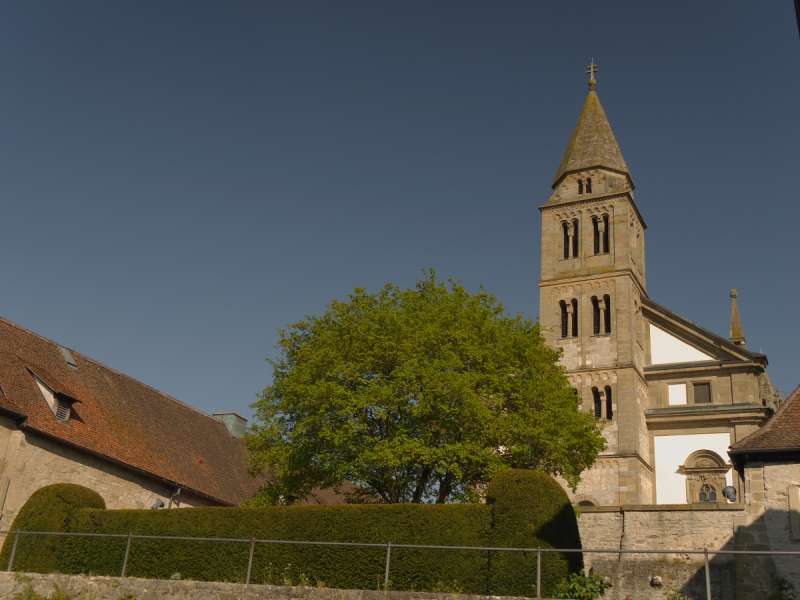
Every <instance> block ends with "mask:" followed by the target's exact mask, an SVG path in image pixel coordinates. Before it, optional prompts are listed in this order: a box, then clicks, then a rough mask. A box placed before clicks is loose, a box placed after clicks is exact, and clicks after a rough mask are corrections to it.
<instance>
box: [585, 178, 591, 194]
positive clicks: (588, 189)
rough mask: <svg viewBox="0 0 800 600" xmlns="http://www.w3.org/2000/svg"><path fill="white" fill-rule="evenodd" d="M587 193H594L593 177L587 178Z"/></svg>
mask: <svg viewBox="0 0 800 600" xmlns="http://www.w3.org/2000/svg"><path fill="white" fill-rule="evenodd" d="M586 193H587V194H591V193H592V178H591V177H587V178H586Z"/></svg>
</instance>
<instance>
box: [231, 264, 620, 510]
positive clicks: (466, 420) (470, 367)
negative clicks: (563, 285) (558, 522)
mask: <svg viewBox="0 0 800 600" xmlns="http://www.w3.org/2000/svg"><path fill="white" fill-rule="evenodd" d="M449 284H450V285H449V286H447V285H445V283H443V282H437V280H436V276H435V272H434V271H433V270H432V269H431V270H430V271H424V277H423V278H422V279H420V280H418V281H417V284H416V289H408V290H405V291H402V290H400V289H399V288H398V287H397V286H394V285H392V284H387V285H386V286H385V287H384V288H383V289H382V290H380V291H379V292H377V293H368V292H367V291H366V290H365V289H363V288H356V289H355V290H354V292H353V293H352V294H350V295H349V301H347V302H341V301H338V300H334V301H333V302H331V303H330V304H329V305H328V306H327V309H328V310H327V311H326V312H325V313H324V314H323V315H322V316H312V317H306V319H305V320H304V321H300V322H298V323H295V324H294V325H290V326H289V328H288V330H281V331H280V341H279V342H278V344H277V346H276V348H278V349H279V350H280V356H279V358H278V359H276V360H270V361H269V362H270V363H271V364H272V366H273V369H274V373H273V381H272V385H271V386H269V387H268V388H266V389H265V390H264V392H263V394H262V395H261V397H260V399H259V400H258V401H257V402H256V403H255V404H253V405H252V406H253V408H254V409H255V410H256V416H257V420H258V423H257V424H255V425H254V426H253V427H252V428H251V434H252V435H250V436H248V437H247V439H246V442H245V443H246V446H247V450H248V451H249V454H250V461H251V474H253V475H260V474H266V475H267V476H268V478H269V480H270V484H269V485H266V486H264V487H263V488H262V489H261V491H260V493H259V495H258V496H256V497H255V498H254V499H253V500H252V501H251V503H252V504H259V503H273V502H276V501H279V499H281V498H283V499H284V500H285V499H287V498H303V497H305V496H306V495H308V494H309V492H310V491H311V490H312V489H314V488H327V487H333V488H336V489H341V486H342V485H343V484H344V483H345V482H347V481H350V482H352V483H355V484H356V485H358V486H359V490H358V491H357V492H351V493H350V498H351V500H354V501H357V500H359V499H363V498H365V497H369V496H371V497H374V495H378V496H380V497H381V498H382V499H383V500H384V501H385V502H390V503H395V502H436V503H443V502H447V501H448V500H451V501H452V500H456V501H458V500H474V499H476V498H477V494H476V489H478V488H479V487H480V486H482V485H484V484H485V483H486V482H488V481H489V479H490V478H491V477H492V476H493V475H494V474H495V473H498V472H500V471H502V470H505V469H509V468H526V469H541V470H543V471H546V472H548V473H551V474H553V475H561V476H563V477H564V478H565V479H566V480H567V482H569V483H570V485H572V486H573V487H574V486H575V485H577V482H578V481H579V480H580V474H581V472H582V471H583V470H584V469H586V468H588V467H590V466H591V465H592V463H593V462H594V460H595V457H596V456H597V454H598V452H599V451H601V450H602V449H604V448H605V440H604V439H603V437H602V435H601V433H600V431H599V430H598V428H597V425H596V424H595V422H594V419H593V418H592V416H591V415H589V414H587V413H583V412H580V411H579V400H578V398H577V397H576V395H575V392H574V390H573V389H572V388H571V387H570V386H569V382H568V380H567V378H566V376H565V375H564V369H563V368H562V367H560V366H558V365H557V364H556V362H557V360H558V358H559V356H560V350H554V349H551V348H549V347H547V346H545V344H544V339H543V338H542V336H541V335H540V330H539V325H538V323H536V324H534V323H533V322H532V321H531V320H530V319H523V317H522V315H517V316H509V315H508V314H507V312H506V309H505V307H504V306H503V305H502V304H501V303H500V302H498V301H497V299H496V298H495V297H494V296H493V295H490V294H488V293H487V292H486V291H485V290H484V289H483V287H481V291H480V293H478V294H474V295H473V294H469V293H468V292H467V291H466V290H465V289H464V287H463V286H462V285H461V283H460V280H459V281H453V280H450V281H449Z"/></svg>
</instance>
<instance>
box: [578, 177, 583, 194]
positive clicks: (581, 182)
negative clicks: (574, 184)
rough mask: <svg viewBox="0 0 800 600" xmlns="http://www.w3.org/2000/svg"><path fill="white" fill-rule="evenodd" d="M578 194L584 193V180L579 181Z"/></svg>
mask: <svg viewBox="0 0 800 600" xmlns="http://www.w3.org/2000/svg"><path fill="white" fill-rule="evenodd" d="M578 193H579V194H582V193H583V180H582V179H578Z"/></svg>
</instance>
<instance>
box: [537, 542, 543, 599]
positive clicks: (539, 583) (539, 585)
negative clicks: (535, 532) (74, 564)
mask: <svg viewBox="0 0 800 600" xmlns="http://www.w3.org/2000/svg"><path fill="white" fill-rule="evenodd" d="M541 598H542V549H541V548H539V547H538V546H537V548H536V599H537V600H541Z"/></svg>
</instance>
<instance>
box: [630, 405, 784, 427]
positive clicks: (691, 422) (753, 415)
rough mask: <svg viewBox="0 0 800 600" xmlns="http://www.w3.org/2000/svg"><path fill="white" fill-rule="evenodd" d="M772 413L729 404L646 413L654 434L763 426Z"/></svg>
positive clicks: (693, 406)
mask: <svg viewBox="0 0 800 600" xmlns="http://www.w3.org/2000/svg"><path fill="white" fill-rule="evenodd" d="M771 415H772V409H771V408H768V407H766V406H762V405H760V404H726V405H713V404H712V405H707V406H698V405H696V404H690V405H687V406H671V407H667V408H648V409H647V410H645V411H644V417H645V422H646V423H647V428H648V429H649V430H651V431H655V430H667V429H682V428H685V427H690V428H693V427H709V426H726V427H729V426H730V425H731V424H735V425H756V426H759V427H760V426H761V425H763V424H764V423H765V422H766V421H767V419H769V417H770V416H771Z"/></svg>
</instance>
